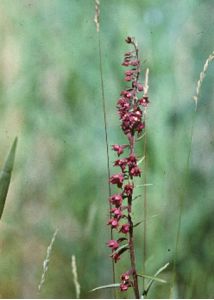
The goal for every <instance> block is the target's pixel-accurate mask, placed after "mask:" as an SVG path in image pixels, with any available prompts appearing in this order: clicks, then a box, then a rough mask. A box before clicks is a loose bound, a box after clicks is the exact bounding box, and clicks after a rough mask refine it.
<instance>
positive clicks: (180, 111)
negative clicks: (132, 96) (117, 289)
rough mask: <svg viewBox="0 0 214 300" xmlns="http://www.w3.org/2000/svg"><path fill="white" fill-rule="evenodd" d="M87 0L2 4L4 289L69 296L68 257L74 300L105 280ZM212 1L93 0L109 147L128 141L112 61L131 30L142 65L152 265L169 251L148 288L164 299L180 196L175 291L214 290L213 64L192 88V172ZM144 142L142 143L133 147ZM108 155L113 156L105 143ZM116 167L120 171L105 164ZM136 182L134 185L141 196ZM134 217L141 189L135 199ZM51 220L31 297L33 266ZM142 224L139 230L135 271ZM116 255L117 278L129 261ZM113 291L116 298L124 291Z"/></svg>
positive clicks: (101, 159)
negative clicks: (6, 177)
mask: <svg viewBox="0 0 214 300" xmlns="http://www.w3.org/2000/svg"><path fill="white" fill-rule="evenodd" d="M94 13H95V8H94V1H92V0H44V1H42V0H20V1H14V0H1V1H0V166H2V163H3V160H4V158H5V156H6V153H7V151H8V149H9V146H10V145H11V143H12V140H13V138H14V137H15V136H16V135H17V136H18V137H19V142H18V149H17V154H16V162H15V168H14V172H13V177H12V182H11V186H10V190H9V194H8V198H7V202H6V207H5V211H4V214H3V218H2V220H1V223H0V256H1V257H0V297H2V298H35V297H42V298H75V288H74V284H73V277H72V271H71V255H75V256H76V260H77V268H78V275H79V281H80V285H81V297H82V298H106V297H112V293H111V291H109V290H102V291H99V292H95V293H90V292H89V290H90V289H92V288H94V287H96V286H99V285H103V284H109V283H111V282H112V277H111V261H110V259H109V257H108V255H109V249H107V248H106V246H105V242H106V241H107V240H108V238H109V232H108V228H107V226H106V222H107V219H108V201H107V197H108V186H107V172H106V149H105V139H104V124H103V114H102V102H101V90H100V77H99V76H100V74H99V59H98V44H97V34H96V29H95V24H94V21H93V19H94ZM213 13H214V3H213V1H212V0H200V1H199V0H180V1H174V0H173V1H172V0H165V1H161V0H154V1H150V0H132V1H125V0H101V43H102V52H103V75H104V85H105V95H106V102H107V103H106V105H107V119H108V132H109V142H110V144H114V143H120V142H122V143H123V142H125V140H124V137H123V136H122V134H121V131H120V128H119V121H118V118H117V115H116V109H115V103H116V101H117V99H118V95H119V93H120V90H121V89H122V87H123V86H124V83H123V81H122V78H123V70H124V69H123V67H122V66H121V62H122V59H123V53H124V51H127V48H128V45H126V44H125V43H124V38H125V37H126V36H127V35H131V36H135V38H136V40H137V41H138V44H139V48H140V56H141V59H142V60H143V69H144V70H145V68H146V67H149V68H150V82H149V84H150V92H149V93H150V100H151V105H150V107H149V111H148V116H147V126H148V147H147V148H148V170H147V180H148V183H151V184H152V186H149V187H148V245H147V247H148V259H147V261H146V269H147V272H146V273H147V275H153V274H154V273H155V272H156V271H157V269H158V268H159V267H161V266H162V265H164V264H165V263H166V262H170V267H169V268H168V269H167V270H166V271H165V272H164V273H163V274H162V276H160V277H162V278H165V279H166V280H168V282H169V283H167V284H165V285H161V284H158V283H156V284H154V286H153V287H152V289H151V290H150V293H149V295H148V297H151V298H168V297H169V296H170V280H171V278H172V260H173V257H174V253H175V242H176V232H177V227H178V216H179V207H180V204H179V203H180V201H181V199H184V207H183V214H182V226H181V235H180V239H179V247H178V257H177V262H176V274H177V276H176V282H175V285H174V287H173V291H172V293H173V297H175V298H179V297H180V298H212V297H213V296H214V290H213V279H214V278H213V277H214V276H213V262H214V239H213V225H214V218H213V212H214V204H213V194H214V184H213V182H214V155H213V151H214V122H213V113H214V101H213V100H214V99H213V95H214V85H213V82H214V72H213V71H214V67H213V65H212V63H211V64H210V67H209V70H208V74H207V77H206V79H205V81H204V83H203V86H202V89H201V96H200V99H199V106H198V112H197V118H196V122H195V125H194V135H193V143H192V152H191V160H190V168H189V172H188V173H186V165H187V157H188V153H189V150H190V146H189V145H190V132H191V126H192V117H193V114H194V109H195V107H194V102H193V99H192V97H193V96H194V94H195V87H196V82H197V80H198V78H199V73H200V71H201V70H202V67H203V64H204V62H205V60H206V58H207V57H208V55H209V54H210V53H211V52H212V51H213V41H214V30H213V28H214V27H213V25H214V19H213ZM142 149H143V143H142V144H141V145H139V153H140V152H141V151H143V150H142ZM110 155H111V157H110V160H111V162H112V161H113V160H114V158H115V156H114V153H111V154H110ZM112 172H115V170H112ZM141 192H142V189H140V188H139V193H141ZM134 206H135V207H136V210H135V219H136V220H142V218H143V198H141V199H138V201H136V203H135V205H134ZM56 228H59V232H58V235H57V238H56V242H55V244H54V247H53V250H52V254H51V260H50V264H49V270H48V272H47V275H46V281H45V284H44V286H43V288H42V291H41V293H40V295H38V288H37V287H38V284H39V281H40V277H41V273H42V264H43V261H44V258H45V255H46V250H47V247H48V245H49V243H50V240H51V237H52V235H53V232H54V231H55V229H56ZM142 246H143V225H141V226H139V227H137V228H136V247H137V258H138V269H139V272H140V271H141V270H142ZM126 266H127V263H126V258H125V256H124V257H123V258H122V259H121V262H119V263H118V267H117V277H119V274H120V272H122V271H126V269H125V268H126ZM132 296H133V294H132V292H130V294H127V295H125V294H122V295H121V294H120V295H118V297H132Z"/></svg>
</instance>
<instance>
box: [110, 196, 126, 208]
mask: <svg viewBox="0 0 214 300" xmlns="http://www.w3.org/2000/svg"><path fill="white" fill-rule="evenodd" d="M109 201H110V202H111V203H112V204H114V205H115V206H116V207H119V206H121V204H122V201H123V198H122V195H121V194H114V195H112V196H111V197H110V198H109Z"/></svg>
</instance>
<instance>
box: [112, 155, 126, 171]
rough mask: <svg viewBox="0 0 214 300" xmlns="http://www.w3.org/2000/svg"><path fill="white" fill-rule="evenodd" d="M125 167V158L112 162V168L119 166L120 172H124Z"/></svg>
mask: <svg viewBox="0 0 214 300" xmlns="http://www.w3.org/2000/svg"><path fill="white" fill-rule="evenodd" d="M126 165H127V159H126V158H122V159H118V160H116V161H115V162H114V166H119V167H120V168H121V170H122V172H124V171H125V168H126Z"/></svg>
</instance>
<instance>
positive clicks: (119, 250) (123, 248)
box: [114, 244, 129, 254]
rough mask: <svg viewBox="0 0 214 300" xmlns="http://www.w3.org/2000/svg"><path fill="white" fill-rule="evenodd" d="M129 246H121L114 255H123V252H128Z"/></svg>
mask: <svg viewBox="0 0 214 300" xmlns="http://www.w3.org/2000/svg"><path fill="white" fill-rule="evenodd" d="M128 246H129V244H125V245H122V246H120V247H119V248H118V249H117V250H115V251H114V253H118V254H122V253H123V251H126V250H127V249H128Z"/></svg>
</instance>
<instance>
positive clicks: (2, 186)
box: [0, 137, 17, 219]
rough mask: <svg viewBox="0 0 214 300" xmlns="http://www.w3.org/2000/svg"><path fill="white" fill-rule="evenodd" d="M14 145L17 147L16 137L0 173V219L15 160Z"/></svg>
mask: <svg viewBox="0 0 214 300" xmlns="http://www.w3.org/2000/svg"><path fill="white" fill-rule="evenodd" d="M16 145H17V137H16V138H15V140H14V142H13V144H12V146H11V148H10V151H9V153H8V155H7V158H6V160H5V162H4V164H3V168H2V170H1V171H0V219H1V217H2V213H3V210H4V205H5V200H6V197H7V192H8V189H9V185H10V179H11V175H12V170H13V164H14V160H15V152H16Z"/></svg>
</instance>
